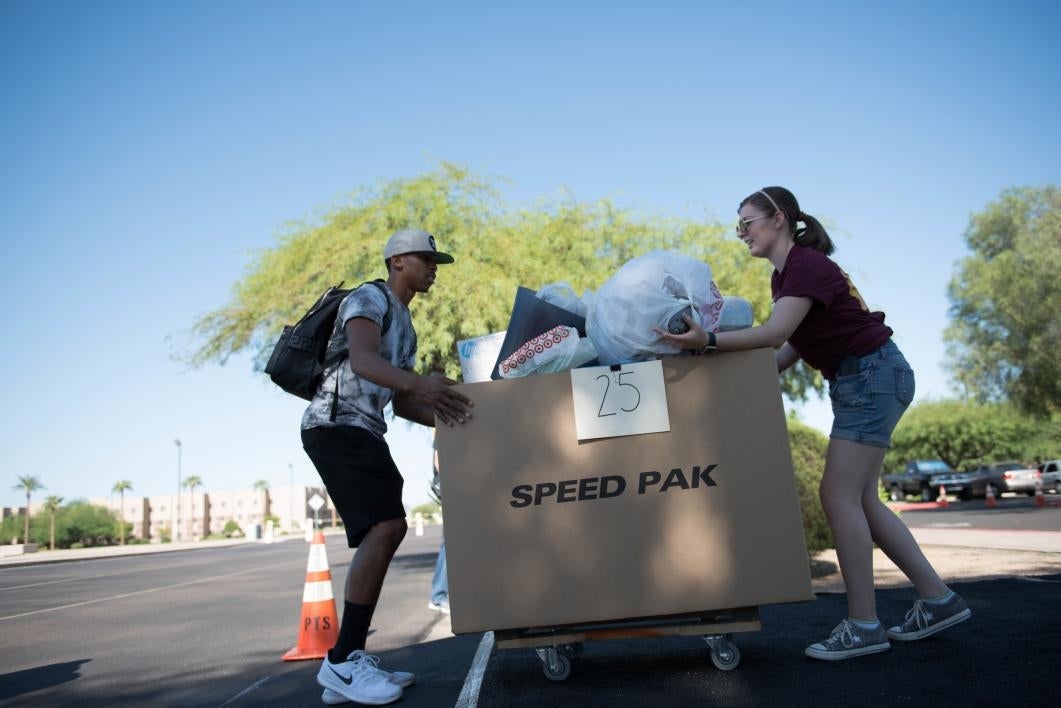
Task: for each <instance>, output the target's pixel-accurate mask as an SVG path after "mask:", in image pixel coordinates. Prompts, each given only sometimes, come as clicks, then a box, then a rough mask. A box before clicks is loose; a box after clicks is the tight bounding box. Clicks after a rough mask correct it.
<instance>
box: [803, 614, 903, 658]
mask: <svg viewBox="0 0 1061 708" xmlns="http://www.w3.org/2000/svg"><path fill="white" fill-rule="evenodd" d="M891 646H892V645H891V644H889V643H888V637H886V636H885V634H884V627H882V626H881V624H880V623H879V622H878V623H877V626H876V627H874V628H873V629H863V628H862V627H859V626H858V625H857V624H855V623H854V622H852V621H851V620H846V619H845V620H844V621H842V622H841V623H840V624H838V625H836V626H835V627H833V631H832V632H831V633H830V634H829V638H828V639H826V640H825V641H824V642H817V643H815V644H811V645H810V646H809V647H807V648H806V649H805V650H804V651H803V653H804V654H806V655H807V656H809V657H812V658H815V659H824V660H825V661H839V660H840V659H850V658H852V657H855V656H862V655H863V654H876V653H877V652H882V651H887V650H888V649H891Z"/></svg>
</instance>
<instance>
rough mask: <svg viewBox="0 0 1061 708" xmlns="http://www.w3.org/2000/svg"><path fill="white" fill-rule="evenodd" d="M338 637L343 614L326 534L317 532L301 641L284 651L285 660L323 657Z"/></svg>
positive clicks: (304, 597) (308, 568)
mask: <svg viewBox="0 0 1061 708" xmlns="http://www.w3.org/2000/svg"><path fill="white" fill-rule="evenodd" d="M338 639H339V617H338V615H337V614H336V612H335V595H334V594H333V593H332V571H331V570H330V569H329V568H328V553H327V549H326V548H325V546H324V534H323V533H322V532H320V531H317V532H316V534H314V536H313V543H312V544H310V547H309V562H308V563H307V564H306V585H305V587H304V588H303V590H302V619H301V621H300V622H299V629H298V642H297V643H296V644H295V646H294V648H293V649H291V651H289V652H287V653H286V654H284V656H283V659H284V661H301V660H303V659H323V658H324V656H325V655H327V653H328V650H329V649H331V648H332V647H333V646H335V642H336V640H338Z"/></svg>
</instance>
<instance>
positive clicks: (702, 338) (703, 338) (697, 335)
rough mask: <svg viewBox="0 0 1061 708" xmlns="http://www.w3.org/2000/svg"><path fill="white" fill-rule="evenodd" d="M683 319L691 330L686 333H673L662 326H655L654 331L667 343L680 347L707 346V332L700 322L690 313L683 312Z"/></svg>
mask: <svg viewBox="0 0 1061 708" xmlns="http://www.w3.org/2000/svg"><path fill="white" fill-rule="evenodd" d="M682 319H683V320H685V323H686V324H688V325H689V331H688V332H686V333H685V334H671V333H670V332H668V331H667V330H665V329H663V328H662V327H653V328H652V331H654V332H655V333H656V334H658V335H659V337H660V339H662V340H663V341H664V342H666V343H667V344H670V345H671V346H675V347H678V348H679V349H696V350H700V349H703V348H704V347H706V346H707V332H705V331H704V328H703V327H701V326H700V324H699V323H698V322H697V321H696V320H694V319H693V318H692V317H690V316H689V313H687V312H686V313H684V314H682Z"/></svg>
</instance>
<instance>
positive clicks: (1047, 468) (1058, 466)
mask: <svg viewBox="0 0 1061 708" xmlns="http://www.w3.org/2000/svg"><path fill="white" fill-rule="evenodd" d="M1039 474H1040V475H1041V476H1042V480H1043V491H1044V492H1045V491H1047V490H1050V489H1052V490H1054V491H1055V492H1057V493H1058V494H1061V460H1048V461H1047V462H1044V463H1043V464H1041V465H1039Z"/></svg>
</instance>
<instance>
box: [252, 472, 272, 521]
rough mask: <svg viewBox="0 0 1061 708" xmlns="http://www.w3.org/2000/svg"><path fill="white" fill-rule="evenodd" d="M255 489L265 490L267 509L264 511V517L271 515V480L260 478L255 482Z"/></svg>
mask: <svg viewBox="0 0 1061 708" xmlns="http://www.w3.org/2000/svg"><path fill="white" fill-rule="evenodd" d="M254 489H255V490H257V491H259V492H265V509H264V510H263V511H262V517H263V518H264V517H266V516H269V502H270V499H269V482H268V480H264V479H259V480H258V481H257V482H255V483H254Z"/></svg>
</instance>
